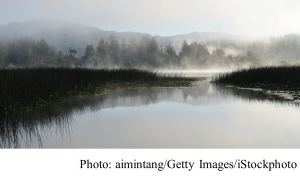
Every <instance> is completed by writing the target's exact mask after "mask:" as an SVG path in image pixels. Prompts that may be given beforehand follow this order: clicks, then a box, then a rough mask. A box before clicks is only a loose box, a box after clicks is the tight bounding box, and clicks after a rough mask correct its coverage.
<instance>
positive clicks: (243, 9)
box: [0, 0, 300, 37]
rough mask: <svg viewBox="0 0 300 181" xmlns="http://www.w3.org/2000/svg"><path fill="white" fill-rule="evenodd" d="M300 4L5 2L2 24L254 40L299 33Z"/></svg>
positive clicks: (247, 0)
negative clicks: (45, 21)
mask: <svg viewBox="0 0 300 181" xmlns="http://www.w3.org/2000/svg"><path fill="white" fill-rule="evenodd" d="M299 17H300V1H298V0H0V24H1V25H3V24H7V23H9V22H21V21H27V20H31V19H34V18H52V19H56V20H62V21H67V22H73V23H81V24H86V25H90V26H93V27H97V28H100V29H102V30H115V31H135V32H143V33H149V34H151V35H162V36H171V35H177V34H186V33H190V32H194V31H199V32H220V33H226V34H232V35H242V36H249V37H263V36H280V35H284V34H289V33H296V34H298V33H300V23H299V21H298V18H299Z"/></svg>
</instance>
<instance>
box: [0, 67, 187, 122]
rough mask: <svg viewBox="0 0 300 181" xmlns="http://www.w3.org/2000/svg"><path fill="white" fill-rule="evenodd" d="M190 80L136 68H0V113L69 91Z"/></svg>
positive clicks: (48, 100) (39, 103)
mask: <svg viewBox="0 0 300 181" xmlns="http://www.w3.org/2000/svg"><path fill="white" fill-rule="evenodd" d="M189 81H190V80H183V79H182V78H179V77H174V76H168V75H160V74H159V73H156V72H153V71H146V70H138V69H111V70H107V69H86V68H18V69H0V116H1V115H2V116H3V115H10V114H14V113H17V112H19V111H24V110H32V109H34V108H35V107H38V106H42V105H45V104H48V103H52V102H53V101H57V100H59V99H62V98H63V97H65V96H68V95H77V94H93V93H96V92H98V93H99V92H102V91H105V90H108V89H113V88H116V87H122V86H125V87H126V86H128V83H130V86H134V85H139V86H147V85H152V86H154V85H159V86H164V85H166V86H172V85H173V86H176V84H177V85H188V84H189ZM174 82H175V83H174Z"/></svg>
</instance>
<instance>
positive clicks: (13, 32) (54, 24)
mask: <svg viewBox="0 0 300 181" xmlns="http://www.w3.org/2000/svg"><path fill="white" fill-rule="evenodd" d="M111 34H114V35H115V36H116V38H117V40H118V41H119V42H121V41H122V39H125V40H128V39H129V38H130V37H132V36H134V37H135V38H136V39H138V40H139V39H140V38H141V37H142V36H145V35H146V36H151V35H149V34H145V33H139V32H115V31H107V30H101V29H98V28H95V27H91V26H87V25H83V24H76V23H67V22H63V21H57V20H53V19H33V20H30V21H25V22H12V23H8V24H7V25H0V35H4V36H8V37H9V38H19V37H24V36H29V37H32V38H34V39H41V38H44V39H45V40H46V42H48V43H49V44H50V45H53V46H55V47H56V48H58V49H61V50H63V51H64V52H65V53H66V52H67V50H68V48H69V47H72V48H74V49H76V50H77V51H78V55H80V56H81V55H83V53H84V49H85V47H86V45H87V44H94V46H95V47H96V46H97V44H98V42H99V40H100V39H101V38H103V39H104V40H107V39H108V38H109V36H110V35H111ZM151 37H152V36H151ZM154 37H155V38H156V40H157V42H158V44H159V45H163V46H164V45H166V44H169V43H171V45H173V46H175V48H176V49H178V48H180V46H181V44H182V42H183V41H184V40H187V42H192V41H198V42H201V43H205V42H206V41H208V40H219V39H226V40H233V39H234V38H233V37H232V36H231V35H227V34H222V33H214V32H193V33H189V34H183V35H176V36H167V37H164V36H158V35H156V36H154Z"/></svg>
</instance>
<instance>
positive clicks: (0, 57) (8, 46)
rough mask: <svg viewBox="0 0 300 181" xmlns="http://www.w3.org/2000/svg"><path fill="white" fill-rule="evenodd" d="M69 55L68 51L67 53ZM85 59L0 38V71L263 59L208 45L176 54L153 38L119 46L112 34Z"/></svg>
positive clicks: (39, 43)
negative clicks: (19, 68) (231, 52)
mask: <svg viewBox="0 0 300 181" xmlns="http://www.w3.org/2000/svg"><path fill="white" fill-rule="evenodd" d="M64 52H66V51H64ZM84 52H85V53H84V55H83V56H82V57H79V56H77V50H75V49H73V48H72V47H69V49H68V53H63V51H62V50H57V49H56V48H55V47H53V46H51V45H49V44H48V43H47V42H46V41H45V40H44V39H40V40H34V39H33V38H29V37H23V38H19V39H12V40H11V39H9V38H6V37H1V36H0V67H48V66H52V67H59V66H64V67H95V68H179V69H185V68H210V67H214V66H215V67H217V66H218V67H220V66H221V67H222V66H223V67H228V66H231V65H242V64H245V63H248V64H251V65H252V64H253V65H260V59H258V58H257V57H255V56H253V54H252V53H251V52H249V53H248V54H247V55H245V56H239V55H238V56H231V55H226V54H225V51H224V50H223V49H222V48H215V49H214V50H213V51H212V52H211V53H210V52H209V51H208V48H207V47H206V45H205V44H201V43H198V42H191V43H187V42H186V41H184V42H183V43H182V46H181V49H180V52H176V51H175V49H174V47H173V46H172V45H171V44H170V43H169V44H167V45H164V46H162V45H160V46H159V45H158V43H157V41H156V39H155V38H153V37H149V36H143V37H142V38H141V39H140V40H137V39H136V38H135V37H131V38H130V39H129V40H127V41H126V40H125V39H123V41H122V42H121V43H120V42H118V41H117V39H116V37H115V36H114V35H113V34H112V35H111V36H110V37H109V38H108V39H107V40H104V39H100V40H99V42H98V44H97V45H93V44H89V45H87V46H86V48H85V51H84Z"/></svg>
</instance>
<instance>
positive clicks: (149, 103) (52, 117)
mask: <svg viewBox="0 0 300 181" xmlns="http://www.w3.org/2000/svg"><path fill="white" fill-rule="evenodd" d="M209 82H210V78H207V79H206V80H204V81H198V82H196V85H195V86H193V87H191V88H141V89H127V90H121V89H119V90H115V91H112V92H110V93H108V94H105V95H99V96H93V97H83V98H73V99H69V100H67V101H65V102H64V103H61V104H59V105H56V106H52V107H47V108H44V109H43V110H37V111H35V112H34V113H30V114H26V115H18V116H16V117H14V118H12V119H11V120H3V121H2V122H1V125H0V129H1V135H0V147H2V148H8V147H21V148H22V147H25V148H300V107H299V106H298V105H297V104H295V103H292V102H289V101H286V100H283V99H280V98H277V97H274V96H271V95H266V94H264V93H263V92H259V91H253V90H239V89H234V88H228V87H223V86H218V85H214V84H211V83H209Z"/></svg>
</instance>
